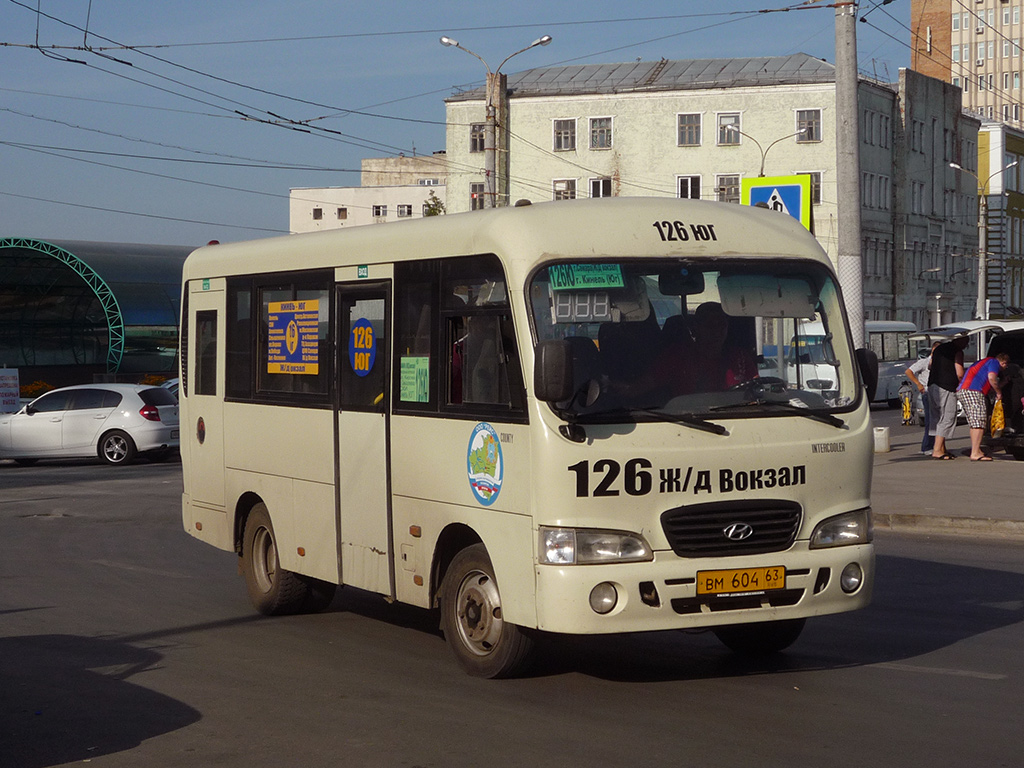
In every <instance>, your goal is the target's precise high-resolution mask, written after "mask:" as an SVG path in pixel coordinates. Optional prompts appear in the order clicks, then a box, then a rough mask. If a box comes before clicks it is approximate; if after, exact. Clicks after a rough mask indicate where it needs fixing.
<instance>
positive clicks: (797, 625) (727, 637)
mask: <svg viewBox="0 0 1024 768" xmlns="http://www.w3.org/2000/svg"><path fill="white" fill-rule="evenodd" d="M805 623H806V619H785V620H783V621H762V622H758V623H756V624H732V625H730V626H727V627H718V628H716V629H715V630H714V632H715V636H716V637H717V638H718V639H719V640H721V641H722V643H723V644H724V645H725V646H726V647H727V648H729V650H731V651H733V652H734V653H738V654H740V655H741V656H770V655H771V654H773V653H778V652H779V651H783V650H785V649H786V648H789V646H791V645H792V644H793V643H795V642H796V639H797V638H798V637H800V633H801V632H802V631H803V629H804V624H805Z"/></svg>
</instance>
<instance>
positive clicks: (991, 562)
mask: <svg viewBox="0 0 1024 768" xmlns="http://www.w3.org/2000/svg"><path fill="white" fill-rule="evenodd" d="M180 492H181V481H180V475H179V467H178V466H177V465H175V464H173V463H172V464H162V465H151V464H146V463H144V462H139V463H137V464H134V465H132V466H129V467H120V468H118V467H106V466H103V465H100V464H98V463H95V462H67V463H65V464H61V465H55V464H52V463H51V464H40V465H38V466H35V467H30V468H22V467H15V466H13V465H9V464H0V766H2V767H3V768H40V767H42V766H53V765H65V764H78V763H81V762H83V761H89V762H90V763H91V764H92V765H97V766H131V767H132V768H135V767H137V766H143V765H144V766H147V768H164V767H166V766H186V765H187V766H227V767H229V768H235V767H238V768H241V767H242V766H245V767H246V768H254V767H260V766H301V767H302V768H311V767H313V766H409V767H419V768H427V767H431V768H433V767H435V766H437V767H441V766H444V767H448V766H478V765H490V766H522V765H531V766H560V767H561V766H583V765H587V766H590V765H600V766H630V767H632V766H636V765H644V766H659V765H666V766H669V765H671V766H716V767H728V766H744V768H746V767H749V766H751V765H756V766H759V767H767V766H815V767H816V768H817V767H820V766H858V768H862V766H865V765H882V766H889V765H897V764H898V765H902V766H929V767H932V768H934V767H935V766H963V765H979V766H986V767H991V766H1011V765H1020V764H1021V757H1020V755H1021V751H1020V745H1019V730H1020V725H1021V723H1022V722H1024V704H1022V700H1021V697H1020V690H1021V684H1022V682H1024V654H1021V652H1020V649H1021V648H1022V647H1024V629H1022V619H1024V545H1022V544H1021V543H1020V542H1013V541H1001V540H998V539H956V538H948V537H946V538H935V539H926V538H924V537H916V536H912V535H897V534H894V533H888V532H885V533H882V534H880V535H879V537H878V540H877V544H878V552H879V558H878V568H879V574H878V586H877V589H876V595H875V601H874V603H873V605H872V606H871V607H870V608H868V609H867V610H865V611H862V612H859V613H856V614H847V615H841V616H834V617H822V618H819V619H817V620H814V621H811V622H810V623H809V624H808V627H807V629H806V630H805V632H804V634H803V636H802V637H801V639H800V640H799V641H798V642H797V644H796V645H795V646H794V647H793V648H792V649H791V650H790V651H789V652H787V653H786V654H783V655H780V656H778V657H777V658H775V659H773V660H771V661H769V662H762V663H750V662H742V661H739V660H737V659H736V658H735V657H733V656H732V655H730V654H729V653H728V652H727V651H726V650H725V649H724V648H723V647H722V646H721V645H720V644H719V643H718V642H717V640H715V638H714V637H713V636H711V635H709V634H706V633H704V634H689V633H682V632H663V633H656V634H649V635H640V636H635V635H634V636H615V637H600V638H555V639H551V640H549V641H548V642H546V643H545V647H544V660H543V662H542V663H541V665H540V666H539V668H538V669H537V670H536V672H535V673H534V675H533V676H531V677H528V678H526V679H521V680H509V681H485V680H477V679H473V678H470V677H467V676H465V675H464V674H463V673H462V672H461V671H460V670H459V669H458V668H457V667H456V665H455V663H454V661H453V660H452V659H451V658H450V656H449V652H448V650H447V648H446V646H445V645H444V642H443V640H442V638H441V637H440V635H439V634H438V632H437V629H436V617H435V616H434V615H433V614H431V613H429V612H425V611H421V610H417V609H412V608H408V607H403V606H394V605H388V604H386V603H385V602H384V601H383V600H381V599H379V598H377V597H374V596H371V595H367V594H365V593H359V592H351V591H345V592H343V593H342V594H341V595H340V596H339V597H338V598H337V599H336V600H335V602H334V604H333V605H332V606H331V608H330V609H329V610H328V611H327V612H325V613H323V614H318V615H313V616H295V617H286V618H278V619H266V618H262V617H258V616H256V615H255V614H254V613H253V612H252V610H251V609H250V607H249V605H248V602H247V599H246V596H245V589H244V586H243V583H242V580H241V578H240V577H239V576H238V574H237V569H236V562H235V557H234V556H233V555H231V554H228V553H223V552H218V551H216V550H213V549H211V548H209V547H206V546H204V545H202V544H200V543H199V542H196V541H194V540H193V539H191V538H190V537H188V536H187V535H186V534H185V533H184V532H183V531H182V530H181V524H180V519H179V508H178V506H179V494H180ZM876 503H877V501H876Z"/></svg>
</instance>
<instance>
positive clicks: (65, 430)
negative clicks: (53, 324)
mask: <svg viewBox="0 0 1024 768" xmlns="http://www.w3.org/2000/svg"><path fill="white" fill-rule="evenodd" d="M179 441H180V434H179V430H178V401H177V399H176V398H175V397H174V395H172V394H171V393H170V392H169V391H168V390H166V389H164V388H162V387H148V386H141V385H137V384H82V385H79V386H74V387H64V388H63V389H55V390H53V391H52V392H47V393H46V394H45V395H42V396H40V397H37V398H36V399H35V400H33V401H32V402H31V403H29V404H28V405H26V406H25V407H24V408H22V409H21V410H20V411H18V412H17V413H7V414H0V458H3V459H14V460H15V461H17V462H18V463H19V464H33V463H35V462H36V461H38V460H39V459H51V458H69V457H86V456H97V455H98V456H99V457H100V458H101V459H103V461H105V462H107V463H108V464H125V463H127V462H129V461H131V460H132V458H134V457H135V455H136V454H137V453H141V452H146V453H148V455H150V456H152V457H154V458H161V457H163V456H165V455H166V454H167V453H168V452H169V451H171V450H174V449H177V448H178V446H179Z"/></svg>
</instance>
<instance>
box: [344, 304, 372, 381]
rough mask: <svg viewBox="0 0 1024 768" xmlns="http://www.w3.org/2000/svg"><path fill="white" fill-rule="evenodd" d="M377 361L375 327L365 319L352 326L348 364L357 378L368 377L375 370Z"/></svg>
mask: <svg viewBox="0 0 1024 768" xmlns="http://www.w3.org/2000/svg"><path fill="white" fill-rule="evenodd" d="M376 359H377V337H376V336H375V335H374V333H373V325H371V324H370V321H369V320H367V319H366V318H365V317H361V318H359V319H358V320H356V321H355V323H353V324H352V331H351V332H350V333H349V335H348V362H349V365H351V366H352V370H353V371H355V374H356V376H366V375H367V374H369V373H370V371H372V370H373V363H374V361H375V360H376Z"/></svg>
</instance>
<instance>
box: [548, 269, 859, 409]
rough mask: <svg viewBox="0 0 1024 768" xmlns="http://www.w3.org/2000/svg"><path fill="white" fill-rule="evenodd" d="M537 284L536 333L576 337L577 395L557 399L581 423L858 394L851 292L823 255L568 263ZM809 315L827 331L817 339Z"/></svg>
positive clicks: (810, 404)
mask: <svg viewBox="0 0 1024 768" xmlns="http://www.w3.org/2000/svg"><path fill="white" fill-rule="evenodd" d="M529 291H530V293H529V298H530V303H531V307H532V314H533V328H534V333H535V335H536V341H538V342H541V341H546V340H558V339H561V340H564V341H565V343H566V344H568V345H569V356H571V358H572V378H573V381H572V388H573V394H572V396H571V397H570V398H569V399H567V400H564V401H560V402H556V403H553V404H552V405H553V407H554V408H555V409H556V411H558V412H559V413H560V414H561V415H563V416H564V417H565V418H568V419H571V420H573V421H577V422H602V421H617V420H623V419H629V420H648V419H657V418H663V417H673V416H678V417H682V416H694V415H696V416H701V417H711V416H714V417H715V418H716V419H717V418H723V417H728V418H744V417H754V416H771V415H779V413H781V412H784V411H785V412H796V409H800V410H801V411H804V412H805V413H806V415H810V413H811V412H817V413H819V414H821V413H828V412H831V411H834V410H842V409H846V408H848V407H850V406H852V405H853V404H854V402H855V401H856V399H857V395H858V390H857V377H856V374H855V373H854V369H855V364H854V356H853V352H852V349H851V348H850V344H849V342H848V335H847V332H846V324H845V320H844V318H843V314H842V309H841V303H840V300H839V293H838V290H837V288H836V285H835V283H834V281H833V278H832V276H831V275H830V273H829V272H828V270H827V269H826V268H825V267H823V266H821V265H819V264H814V263H809V262H794V261H782V260H771V261H768V260H765V259H756V260H754V259H750V260H736V261H733V260H730V262H729V264H728V266H723V265H722V261H721V260H715V261H712V260H706V261H700V260H686V261H679V260H673V261H666V260H663V259H651V260H633V259H630V260H629V261H622V262H608V261H601V262H572V263H564V262H563V263H555V264H549V265H548V266H546V267H544V268H542V269H540V270H539V271H538V272H536V273H535V274H534V276H533V279H532V282H531V284H530V286H529ZM806 322H815V323H817V324H819V326H820V327H821V328H822V329H823V332H822V333H821V334H820V336H819V337H818V338H815V339H814V343H813V344H812V345H806V344H804V343H802V342H801V339H800V326H801V324H803V323H806ZM811 354H813V356H814V359H813V361H812V360H810V359H809V357H808V356H809V355H811ZM808 363H813V364H811V365H808Z"/></svg>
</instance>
